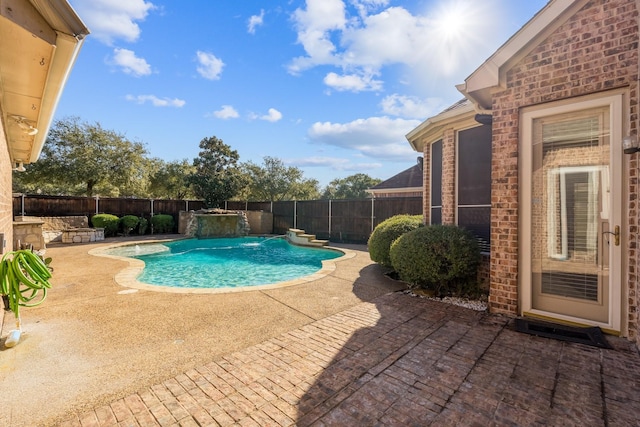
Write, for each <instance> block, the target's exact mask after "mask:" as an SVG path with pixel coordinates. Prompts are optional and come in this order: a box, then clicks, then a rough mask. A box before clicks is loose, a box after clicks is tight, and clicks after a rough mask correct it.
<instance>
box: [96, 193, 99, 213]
mask: <svg viewBox="0 0 640 427" xmlns="http://www.w3.org/2000/svg"><path fill="white" fill-rule="evenodd" d="M99 199H100V196H96V215H98V213H99V212H100V211H99V210H98V200H99Z"/></svg>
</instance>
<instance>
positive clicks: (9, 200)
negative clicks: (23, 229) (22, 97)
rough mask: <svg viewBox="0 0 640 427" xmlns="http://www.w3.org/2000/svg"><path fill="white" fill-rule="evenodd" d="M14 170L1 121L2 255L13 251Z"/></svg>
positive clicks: (0, 213) (0, 221)
mask: <svg viewBox="0 0 640 427" xmlns="http://www.w3.org/2000/svg"><path fill="white" fill-rule="evenodd" d="M0 113H2V110H0ZM12 169H13V167H12V165H11V159H10V158H9V147H8V146H7V138H6V135H5V131H4V125H3V123H2V120H0V234H4V238H3V239H1V240H0V254H3V253H5V252H7V251H10V250H12V249H13V248H12V247H11V245H12V243H13V197H12V194H13V193H12V188H11V187H12V181H11V180H12V176H11V174H12Z"/></svg>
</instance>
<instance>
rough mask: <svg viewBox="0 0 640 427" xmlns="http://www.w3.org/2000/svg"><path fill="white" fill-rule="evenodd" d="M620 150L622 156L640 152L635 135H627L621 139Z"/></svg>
mask: <svg viewBox="0 0 640 427" xmlns="http://www.w3.org/2000/svg"><path fill="white" fill-rule="evenodd" d="M622 150H623V151H624V154H633V153H637V152H638V151H640V147H639V146H638V137H637V136H636V135H627V136H625V137H624V138H622Z"/></svg>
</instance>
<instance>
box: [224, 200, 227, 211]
mask: <svg viewBox="0 0 640 427" xmlns="http://www.w3.org/2000/svg"><path fill="white" fill-rule="evenodd" d="M224 210H225V211H226V210H227V201H226V200H225V201H224Z"/></svg>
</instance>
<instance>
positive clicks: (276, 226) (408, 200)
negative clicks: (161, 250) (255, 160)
mask: <svg viewBox="0 0 640 427" xmlns="http://www.w3.org/2000/svg"><path fill="white" fill-rule="evenodd" d="M203 207H204V203H203V202H202V201H201V200H154V199H128V198H109V197H104V198H103V197H73V196H42V195H26V194H16V195H14V197H13V215H14V216H25V215H27V216H71V215H84V216H87V217H88V218H91V217H92V216H93V215H95V214H97V213H109V214H113V215H117V216H119V217H121V216H124V215H137V216H141V217H145V218H150V217H152V216H153V215H157V214H168V215H172V216H173V217H174V219H175V223H176V227H177V224H178V215H179V212H180V211H188V210H198V209H202V208H203ZM223 207H224V208H225V209H228V210H250V211H265V212H271V213H273V233H274V234H285V233H286V231H287V230H288V229H289V228H300V229H303V230H305V231H306V232H307V233H309V234H315V235H316V236H317V237H318V238H319V239H328V240H332V241H335V242H353V243H365V242H366V241H367V240H368V239H369V235H370V234H371V232H372V231H373V229H374V228H375V227H376V226H377V225H378V224H380V222H382V221H384V220H385V219H387V218H390V217H392V216H394V215H399V214H410V215H421V214H422V197H389V198H379V199H339V200H299V201H296V200H291V201H278V202H245V201H227V202H225V203H224V206H223Z"/></svg>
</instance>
